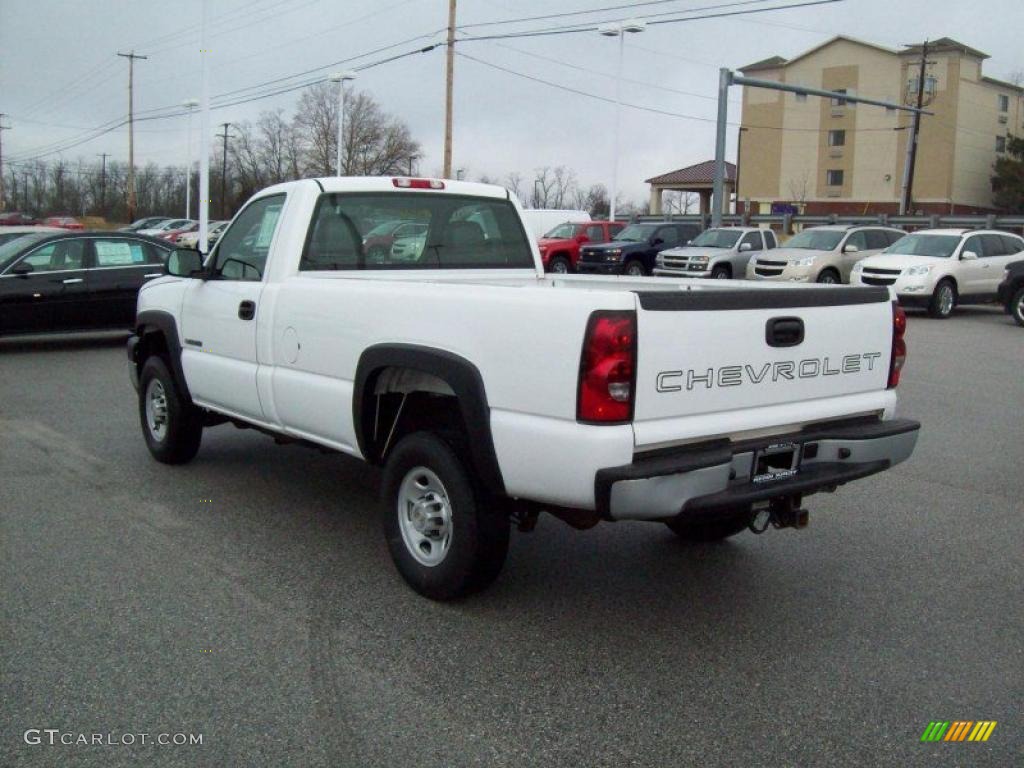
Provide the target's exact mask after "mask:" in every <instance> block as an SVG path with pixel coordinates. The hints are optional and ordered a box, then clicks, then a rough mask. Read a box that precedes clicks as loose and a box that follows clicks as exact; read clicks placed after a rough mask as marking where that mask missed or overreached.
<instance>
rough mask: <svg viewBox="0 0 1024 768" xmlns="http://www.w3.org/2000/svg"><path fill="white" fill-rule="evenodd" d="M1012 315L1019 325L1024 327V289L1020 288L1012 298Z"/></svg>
mask: <svg viewBox="0 0 1024 768" xmlns="http://www.w3.org/2000/svg"><path fill="white" fill-rule="evenodd" d="M1010 314H1011V315H1013V319H1014V320H1016V321H1017V325H1021V326H1024V287H1021V288H1018V289H1017V291H1016V292H1015V293H1014V294H1013V296H1011V297H1010Z"/></svg>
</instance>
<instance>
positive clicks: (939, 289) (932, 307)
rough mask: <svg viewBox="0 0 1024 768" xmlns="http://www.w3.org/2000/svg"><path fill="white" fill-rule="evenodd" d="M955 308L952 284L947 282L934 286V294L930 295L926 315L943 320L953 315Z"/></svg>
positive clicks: (954, 293)
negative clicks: (930, 298)
mask: <svg viewBox="0 0 1024 768" xmlns="http://www.w3.org/2000/svg"><path fill="white" fill-rule="evenodd" d="M955 306H956V288H954V287H953V283H951V282H950V281H949V280H942V281H940V282H939V284H938V285H937V286H935V293H933V294H932V300H931V301H930V302H929V304H928V313H929V314H930V315H931V316H932V317H937V318H939V319H940V320H945V319H946V318H947V317H949V316H950V315H951V314H953V308H954V307H955Z"/></svg>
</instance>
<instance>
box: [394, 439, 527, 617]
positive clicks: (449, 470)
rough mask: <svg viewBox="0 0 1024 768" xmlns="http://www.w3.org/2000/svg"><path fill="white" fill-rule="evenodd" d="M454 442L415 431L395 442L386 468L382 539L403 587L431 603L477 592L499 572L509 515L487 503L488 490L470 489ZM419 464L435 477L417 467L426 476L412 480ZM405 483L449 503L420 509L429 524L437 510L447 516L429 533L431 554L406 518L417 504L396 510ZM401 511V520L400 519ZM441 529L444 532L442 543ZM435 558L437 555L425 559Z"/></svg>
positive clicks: (438, 516)
mask: <svg viewBox="0 0 1024 768" xmlns="http://www.w3.org/2000/svg"><path fill="white" fill-rule="evenodd" d="M458 442H459V441H458V440H457V439H454V438H452V437H451V436H448V435H446V436H444V437H442V436H440V435H436V434H433V433H430V432H415V433H413V434H411V435H408V436H406V437H404V438H402V440H401V441H399V443H398V445H396V446H395V448H394V450H392V451H391V454H390V455H389V456H388V460H387V465H386V467H385V469H384V481H383V485H382V494H381V495H382V507H383V515H384V517H383V522H384V536H385V538H386V539H387V543H388V549H389V550H390V552H391V558H392V559H393V560H394V562H395V566H396V567H397V568H398V572H399V573H400V574H401V575H402V578H404V579H405V581H406V582H407V583H408V584H409V586H410V587H412V588H413V589H414V590H416V591H417V592H419V593H420V594H421V595H424V596H425V597H429V598H430V599H431V600H454V599H456V598H459V597H462V596H463V595H466V594H467V593H469V592H473V591H476V590H479V589H483V588H484V587H486V586H488V585H489V584H490V583H491V582H492V581H494V579H496V578H497V577H498V574H499V573H501V568H502V566H503V565H504V563H505V557H506V555H507V554H508V544H509V533H510V523H509V519H508V516H507V515H505V514H503V512H502V510H501V507H500V505H492V504H491V503H489V499H488V498H487V496H486V494H484V493H483V492H482V491H481V490H480V489H478V488H477V487H475V485H474V483H473V481H472V479H471V475H470V473H469V471H468V470H467V466H468V462H466V461H464V460H463V459H462V458H460V453H461V451H460V449H459V446H458ZM463 455H464V454H463ZM417 469H419V470H426V471H427V473H429V474H432V475H433V477H432V478H430V477H428V476H426V475H423V474H422V472H421V473H420V474H421V478H422V479H424V480H427V481H428V482H427V483H425V484H421V483H420V482H419V480H418V478H417V477H416V470H417ZM435 480H436V481H438V482H439V483H440V489H434V488H432V487H431V486H433V484H434V481H435ZM407 484H408V485H407ZM421 485H422V486H423V488H422V490H420V487H421ZM406 487H408V488H409V489H410V490H411V491H412V492H413V493H422V494H423V495H422V496H421V498H422V499H424V500H426V499H427V498H428V496H429V494H431V493H433V494H434V498H435V499H437V490H440V491H441V493H442V494H443V497H444V498H445V500H446V501H447V507H444V505H443V503H441V502H438V501H435V502H434V503H433V505H430V504H429V503H427V504H424V509H431V510H432V511H433V513H434V514H435V515H436V517H431V516H430V515H429V513H427V512H424V513H423V514H424V515H427V517H428V519H427V520H421V521H420V522H422V523H423V524H424V525H427V526H434V525H435V521H440V520H442V519H443V518H442V516H441V515H442V514H446V515H447V522H446V523H445V526H446V527H445V526H441V525H437V526H436V527H435V528H432V529H431V531H430V533H432V534H437V537H436V538H437V547H438V548H437V550H436V551H435V550H434V548H433V547H434V543H433V540H432V539H429V538H428V537H426V536H423V532H422V531H420V532H419V533H417V532H415V530H414V528H415V523H414V522H413V521H412V519H413V517H414V515H415V514H416V511H417V510H416V507H415V506H412V505H410V504H406V506H405V508H404V509H402V502H401V499H402V498H403V497H406V491H405V490H404V488H406ZM403 513H404V514H406V515H407V517H406V518H405V521H404V522H401V521H400V515H401V514H403ZM441 530H444V531H447V536H446V538H447V543H446V544H445V543H444V539H445V535H443V534H441V533H440V531H441ZM417 535H419V536H421V537H422V538H423V539H424V540H423V541H420V544H422V545H424V546H422V547H419V548H416V546H415V543H414V542H413V541H412V538H413V537H416V536H417ZM407 537H409V539H408V540H407ZM414 551H416V552H418V554H414ZM434 557H440V559H438V560H437V562H433V563H428V562H424V560H425V559H429V558H434Z"/></svg>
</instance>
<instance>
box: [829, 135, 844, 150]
mask: <svg viewBox="0 0 1024 768" xmlns="http://www.w3.org/2000/svg"><path fill="white" fill-rule="evenodd" d="M828 145H829V146H830V147H844V146H846V131H829V132H828Z"/></svg>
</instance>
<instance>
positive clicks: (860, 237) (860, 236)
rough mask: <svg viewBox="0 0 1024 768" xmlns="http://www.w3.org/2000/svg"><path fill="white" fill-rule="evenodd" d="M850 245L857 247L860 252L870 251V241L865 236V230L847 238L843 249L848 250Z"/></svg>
mask: <svg viewBox="0 0 1024 768" xmlns="http://www.w3.org/2000/svg"><path fill="white" fill-rule="evenodd" d="M848 245H855V246H857V250H858V251H866V250H867V249H868V239H867V236H866V235H865V234H864V230H863V229H859V230H857V231H856V232H854V233H853V234H851V235H850V236H849V237H847V238H846V242H845V243H843V248H846V247H847V246H848Z"/></svg>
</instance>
